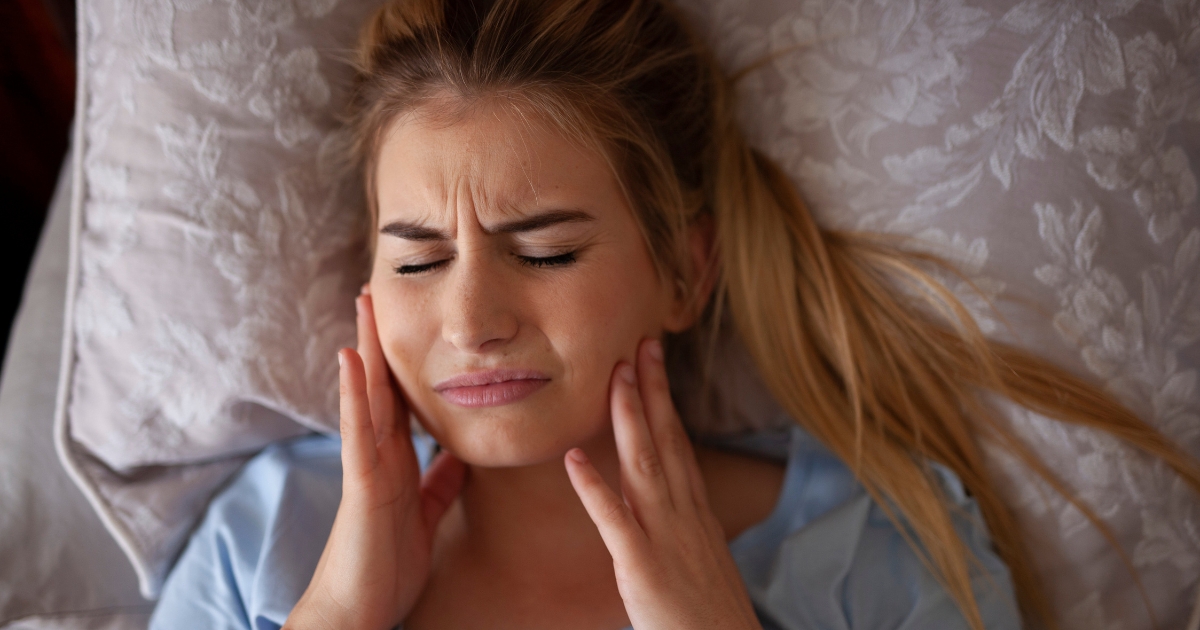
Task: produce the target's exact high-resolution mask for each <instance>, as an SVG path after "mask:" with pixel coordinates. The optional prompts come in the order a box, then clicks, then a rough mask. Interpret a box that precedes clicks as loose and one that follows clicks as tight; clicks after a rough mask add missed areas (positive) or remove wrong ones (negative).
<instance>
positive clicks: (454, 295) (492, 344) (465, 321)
mask: <svg viewBox="0 0 1200 630" xmlns="http://www.w3.org/2000/svg"><path fill="white" fill-rule="evenodd" d="M455 262H456V263H457V264H455V265H453V266H452V268H451V269H450V270H449V271H450V275H451V278H450V283H449V286H448V287H447V288H448V289H449V290H448V291H446V293H445V294H443V298H442V299H443V307H442V338H443V339H445V340H446V341H447V342H448V343H450V344H451V345H453V346H454V347H455V348H457V349H459V350H462V351H464V352H486V351H488V350H493V349H496V348H499V347H500V346H503V345H504V344H505V343H506V342H507V341H509V340H511V339H512V338H513V337H515V336H516V335H517V329H518V328H519V327H520V326H519V321H518V318H517V315H516V313H515V311H514V309H513V308H512V306H513V303H512V300H513V299H514V296H515V294H516V293H517V292H516V291H512V290H509V289H510V287H507V286H506V283H505V282H504V278H503V275H504V274H503V273H501V271H502V270H500V269H498V268H497V267H499V266H500V263H499V262H498V261H495V260H491V256H488V255H487V253H485V252H480V251H476V252H461V253H460V254H459V257H458V259H457V260H456V261H455Z"/></svg>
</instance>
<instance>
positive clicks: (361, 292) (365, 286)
mask: <svg viewBox="0 0 1200 630" xmlns="http://www.w3.org/2000/svg"><path fill="white" fill-rule="evenodd" d="M358 294H359V295H371V283H370V282H367V283H365V284H363V285H362V289H360V290H359V292H358Z"/></svg>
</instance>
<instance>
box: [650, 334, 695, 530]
mask: <svg viewBox="0 0 1200 630" xmlns="http://www.w3.org/2000/svg"><path fill="white" fill-rule="evenodd" d="M637 361H638V369H637V373H638V389H639V390H640V391H641V397H642V401H643V403H642V405H643V407H644V408H645V415H646V424H647V426H648V427H649V430H650V437H651V439H653V440H654V446H655V447H656V450H657V451H658V455H659V458H660V459H661V460H662V468H663V475H664V477H665V478H666V482H667V488H668V491H669V492H670V493H671V500H672V502H673V503H674V505H675V507H677V508H681V509H685V510H689V509H691V508H692V507H693V506H694V504H695V500H694V497H693V490H692V477H691V474H690V472H689V470H688V460H689V459H691V460H692V461H693V462H694V461H695V458H694V457H693V456H692V452H691V441H690V440H689V439H688V436H687V433H686V432H684V430H683V425H682V424H680V422H679V414H678V413H676V412H675V403H673V402H671V386H670V384H669V383H668V381H667V370H666V367H665V366H664V363H663V352H662V343H660V342H659V341H658V340H657V339H647V340H645V341H643V342H642V343H641V344H640V345H639V347H638V357H637Z"/></svg>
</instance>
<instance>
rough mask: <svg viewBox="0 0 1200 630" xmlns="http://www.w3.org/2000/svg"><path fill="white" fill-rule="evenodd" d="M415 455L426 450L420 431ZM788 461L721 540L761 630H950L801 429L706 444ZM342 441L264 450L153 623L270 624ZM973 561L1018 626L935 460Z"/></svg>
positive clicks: (318, 439) (208, 521)
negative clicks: (756, 507)
mask: <svg viewBox="0 0 1200 630" xmlns="http://www.w3.org/2000/svg"><path fill="white" fill-rule="evenodd" d="M414 441H415V444H416V446H417V454H418V456H419V457H420V459H421V463H422V467H424V466H426V465H427V464H428V462H429V461H430V459H431V458H432V455H433V450H434V444H433V442H432V441H431V440H430V439H428V438H415V440H414ZM709 444H710V445H712V446H718V447H724V448H728V449H731V450H736V451H741V452H745V453H750V454H756V455H759V456H764V457H768V458H773V459H777V460H782V459H784V458H785V457H786V459H787V472H786V473H785V476H784V481H783V487H782V490H781V491H780V495H779V500H778V503H777V504H776V506H775V509H774V510H773V511H772V512H771V514H770V515H769V516H768V517H767V518H766V519H765V520H763V521H762V522H760V523H758V524H756V525H754V526H752V527H750V528H749V529H747V530H746V531H744V532H743V533H742V534H740V535H739V536H738V537H737V538H735V539H734V540H733V541H732V542H730V544H729V549H730V552H731V553H732V554H733V558H734V560H735V561H736V562H737V565H738V569H739V570H740V571H741V574H742V579H743V581H744V582H745V584H746V588H747V590H748V591H749V593H750V598H751V600H752V601H753V602H754V606H755V609H756V610H757V612H758V615H759V619H760V620H761V622H762V625H763V628H764V630H774V629H777V628H778V629H786V630H793V629H794V630H801V629H803V630H826V629H828V630H860V629H861V630H868V629H869V630H884V629H887V630H918V629H920V630H927V629H938V630H941V629H946V630H955V629H959V628H964V629H965V628H967V623H966V620H965V619H964V618H963V616H962V614H961V613H960V612H959V610H958V607H957V606H955V604H954V600H953V599H951V597H950V596H949V595H948V594H947V593H946V591H945V590H944V589H943V588H942V586H941V585H940V584H939V583H938V582H937V580H936V579H935V578H934V577H933V575H932V574H931V573H930V572H929V570H928V569H927V568H926V567H925V565H924V564H923V563H922V562H921V560H920V559H919V558H918V556H917V554H916V553H914V551H913V549H912V548H911V547H910V546H909V545H908V543H907V542H906V541H905V539H904V537H903V536H901V534H900V532H899V531H897V529H896V527H895V526H894V525H893V524H892V522H891V521H890V520H888V518H887V517H886V516H885V515H884V513H883V510H881V509H880V507H879V506H878V505H877V504H876V503H875V502H874V501H873V500H872V499H871V498H870V496H869V495H868V494H867V493H866V492H865V491H864V490H863V488H862V486H861V485H859V483H858V482H857V481H856V480H855V479H854V476H853V474H852V473H851V472H850V470H849V469H848V468H847V467H846V466H845V465H844V464H843V463H842V462H841V461H840V460H839V459H837V458H836V457H835V456H833V455H832V454H831V453H830V452H829V451H828V450H826V449H825V448H824V447H822V446H821V445H820V444H819V443H818V442H817V441H816V440H814V439H813V438H812V437H810V436H809V435H808V434H807V433H805V432H804V431H803V430H801V429H799V428H793V429H791V430H790V431H787V432H783V433H757V434H750V435H746V436H741V437H737V438H729V439H723V440H721V441H719V442H715V441H714V442H709ZM340 448H341V442H340V441H339V440H338V439H337V438H335V437H328V436H320V435H314V436H308V437H304V438H299V439H294V440H290V441H287V442H282V443H279V444H276V445H273V446H270V447H268V448H267V449H265V450H263V452H262V453H260V454H259V455H258V456H256V457H255V458H254V459H252V460H251V461H250V462H249V463H248V464H247V465H246V467H245V468H244V469H243V470H242V471H241V472H240V473H239V474H238V476H237V477H236V478H235V479H234V481H233V482H232V483H231V484H230V485H229V486H228V487H227V488H226V489H225V490H223V491H222V492H221V493H220V494H218V495H217V497H216V498H215V499H213V501H212V503H211V504H210V506H209V508H208V513H207V515H206V516H205V518H204V521H203V523H202V524H201V525H200V527H199V528H198V529H197V530H196V532H195V533H194V534H193V535H192V538H191V541H190V542H189V543H188V546H187V548H186V550H185V551H184V553H183V555H182V556H181V557H180V559H179V561H178V563H177V564H176V566H175V569H174V570H173V571H172V573H171V575H170V577H169V578H168V579H167V582H166V585H165V586H164V588H163V592H162V597H161V599H160V600H159V602H158V607H157V608H156V609H155V611H154V616H153V618H152V619H151V621H150V627H151V628H152V629H158V630H179V629H185V628H206V629H213V630H223V629H239V630H249V629H253V630H274V629H277V628H279V627H280V626H282V625H283V622H284V620H285V619H286V618H287V616H288V613H289V612H290V611H291V610H292V607H293V606H294V605H295V604H296V602H297V600H299V599H300V595H301V594H302V593H303V592H304V589H305V588H306V587H307V586H308V582H309V580H310V579H311V577H312V574H313V571H314V570H315V568H316V566H317V560H318V559H319V558H320V556H321V551H322V550H323V549H324V547H325V541H326V539H327V538H328V536H329V531H330V529H331V528H332V526H333V517H334V515H335V514H336V512H337V507H338V502H339V500H340V498H341V482H342V471H341V460H340ZM935 470H937V472H938V474H939V476H940V478H941V481H942V484H943V487H944V488H945V490H946V495H947V497H948V498H949V499H950V500H951V501H953V502H954V503H955V504H956V506H957V509H955V510H954V512H955V513H956V517H955V518H956V526H957V527H958V530H959V533H960V535H961V536H962V537H963V540H964V541H965V542H966V544H967V547H968V549H969V550H970V551H971V552H972V553H974V554H975V557H976V558H977V559H978V560H979V565H978V566H976V567H975V568H974V569H973V575H972V584H973V586H974V591H975V596H976V598H977V601H978V602H979V606H980V611H981V612H982V614H983V620H984V624H985V626H986V627H987V628H989V629H999V630H1007V629H1012V630H1016V629H1018V628H1020V627H1021V624H1020V616H1019V614H1018V612H1017V607H1016V603H1015V599H1014V598H1013V589H1012V582H1011V579H1010V577H1009V573H1008V569H1007V567H1006V566H1005V565H1004V564H1003V563H1002V562H1001V561H1000V559H999V558H998V557H997V556H996V554H995V552H994V551H993V550H992V548H991V542H990V539H989V538H988V534H987V530H986V527H985V526H984V524H983V519H982V518H981V517H980V514H979V509H978V507H977V506H976V505H975V501H974V500H973V499H971V498H969V497H967V496H966V494H965V492H963V488H962V485H961V483H960V482H959V480H958V479H957V477H955V476H954V474H953V473H951V472H949V471H948V470H946V469H944V468H941V467H936V466H935Z"/></svg>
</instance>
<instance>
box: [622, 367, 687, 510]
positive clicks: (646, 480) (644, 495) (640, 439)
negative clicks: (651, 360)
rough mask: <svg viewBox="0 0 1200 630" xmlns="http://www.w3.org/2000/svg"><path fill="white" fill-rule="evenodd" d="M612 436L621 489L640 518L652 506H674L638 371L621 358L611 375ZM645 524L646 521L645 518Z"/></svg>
mask: <svg viewBox="0 0 1200 630" xmlns="http://www.w3.org/2000/svg"><path fill="white" fill-rule="evenodd" d="M611 395H612V403H611V405H612V416H613V437H614V438H616V442H617V457H618V458H619V460H620V462H621V489H622V491H623V492H624V494H625V498H626V499H628V500H629V503H630V507H631V508H633V511H634V514H635V515H637V516H638V517H639V518H644V517H645V516H646V510H647V509H648V508H650V507H651V506H666V507H668V508H670V507H672V504H671V493H670V490H669V489H668V488H667V480H666V479H665V478H664V476H663V464H662V458H660V457H659V454H658V450H657V449H656V448H655V446H654V439H653V438H652V437H651V436H650V428H649V427H647V426H646V417H645V414H644V411H643V409H642V401H641V396H639V395H638V390H637V373H636V372H635V371H634V369H633V366H632V365H629V364H628V363H625V362H624V361H622V362H621V363H618V364H617V367H616V369H615V370H614V371H613V377H612V392H611ZM642 522H643V524H645V521H642Z"/></svg>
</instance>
